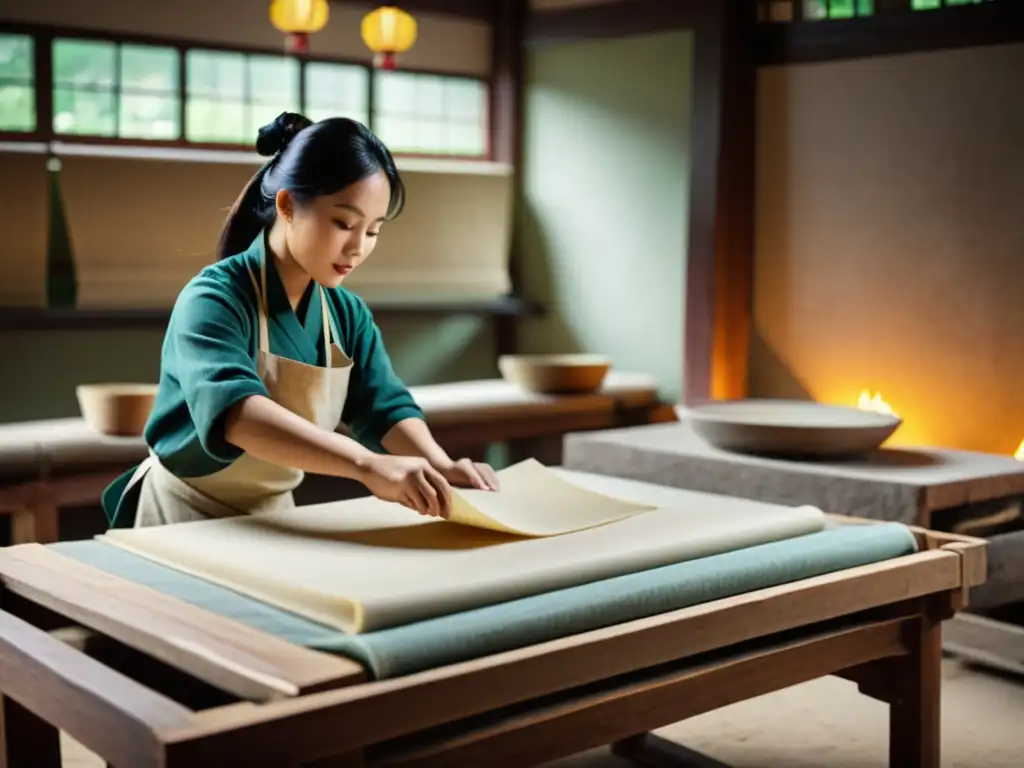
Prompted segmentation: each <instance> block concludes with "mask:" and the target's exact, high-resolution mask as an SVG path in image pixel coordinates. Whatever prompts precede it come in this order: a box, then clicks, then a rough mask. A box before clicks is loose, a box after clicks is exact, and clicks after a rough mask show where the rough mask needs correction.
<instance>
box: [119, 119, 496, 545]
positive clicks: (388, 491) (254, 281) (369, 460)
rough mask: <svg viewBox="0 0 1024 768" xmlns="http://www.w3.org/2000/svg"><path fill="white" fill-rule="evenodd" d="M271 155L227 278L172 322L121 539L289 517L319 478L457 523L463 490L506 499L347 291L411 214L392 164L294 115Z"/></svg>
mask: <svg viewBox="0 0 1024 768" xmlns="http://www.w3.org/2000/svg"><path fill="white" fill-rule="evenodd" d="M256 148H257V151H258V152H259V153H260V154H261V155H264V156H268V155H269V156H270V158H271V159H270V160H269V161H268V162H267V163H266V164H265V165H264V166H263V167H262V168H261V169H260V170H259V171H258V172H257V173H256V175H255V176H254V177H253V179H252V181H251V182H250V183H249V185H248V186H247V187H246V188H245V190H244V191H243V192H242V194H241V196H240V197H239V199H238V200H237V201H236V203H235V205H234V208H233V209H232V211H231V213H230V215H229V217H228V220H227V223H226V225H225V227H224V231H223V234H222V235H221V242H220V246H219V253H218V256H219V260H218V262H217V263H216V264H214V265H212V266H210V267H207V268H206V269H204V270H203V271H202V272H200V273H199V274H198V275H197V276H196V277H195V278H193V279H192V280H191V281H190V282H189V284H188V285H187V286H185V288H184V289H183V290H182V292H181V294H180V296H179V297H178V300H177V302H176V303H175V306H174V310H173V312H172V313H171V320H170V323H169V325H168V328H167V334H166V337H165V339H164V344H163V350H162V357H161V372H160V388H159V392H158V394H157V398H156V403H155V405H154V407H153V412H152V414H151V416H150V419H149V422H148V424H147V425H146V430H145V437H146V442H147V443H148V445H149V446H150V457H149V458H148V459H147V460H146V461H144V462H143V463H142V464H140V465H139V466H138V467H137V468H135V469H134V470H132V471H131V472H128V473H126V474H125V475H123V476H122V477H121V478H119V479H118V480H117V481H116V482H115V483H113V484H112V485H111V486H110V487H109V488H108V489H107V491H106V492H105V493H104V507H105V509H106V511H107V515H108V518H109V520H110V523H111V525H112V526H115V527H125V526H132V525H134V526H148V525H160V524H167V523H177V522H185V521H189V520H200V519H205V518H210V517H224V516H230V515H237V514H246V513H253V512H262V511H269V510H273V509H279V508H282V507H286V506H289V505H291V504H292V503H293V501H292V494H291V492H292V490H293V489H294V488H295V487H296V486H297V485H298V484H299V482H300V481H301V480H302V477H303V475H304V473H305V472H314V473H317V474H322V475H334V476H338V477H348V478H352V479H354V480H357V481H359V482H361V483H362V484H363V485H365V486H366V488H367V489H369V491H370V492H371V493H372V494H373V495H374V496H376V497H377V498H380V499H383V500H385V501H393V502H397V503H399V504H403V505H405V506H407V507H410V508H411V509H414V510H416V511H417V512H420V513H422V514H425V515H436V516H442V517H444V516H447V513H448V508H449V493H450V487H451V485H457V486H468V487H473V488H480V489H492V490H494V489H497V487H498V483H497V478H496V477H495V474H494V471H493V470H492V469H491V468H490V467H489V466H487V465H486V464H479V463H474V462H472V461H469V460H467V459H462V460H459V461H453V460H452V459H451V458H449V456H448V455H447V454H446V453H445V451H444V450H443V449H442V448H441V447H440V446H439V445H438V444H437V443H436V442H435V440H434V439H433V437H432V436H431V434H430V431H429V429H428V428H427V426H426V423H425V422H424V420H423V413H422V412H421V411H420V409H419V408H418V407H417V406H416V403H415V402H414V401H413V399H412V397H411V396H410V395H409V392H408V390H407V389H406V387H405V386H404V384H403V383H402V382H401V380H400V379H399V378H398V377H397V376H396V375H395V373H394V371H393V370H392V367H391V362H390V360H389V359H388V355H387V352H386V351H385V349H384V345H383V343H382V341H381V337H380V332H379V331H378V329H377V327H376V325H375V324H374V321H373V317H372V316H371V314H370V311H369V309H368V308H367V306H366V304H365V303H364V302H363V301H362V300H361V299H360V298H358V297H357V296H355V295H354V294H352V293H349V292H348V291H346V290H345V289H344V288H342V287H341V286H342V283H343V282H344V280H345V277H346V276H347V275H349V274H350V273H351V272H352V270H354V269H355V268H356V267H358V266H359V265H360V264H361V263H362V262H363V260H365V259H366V258H367V257H368V256H369V255H370V253H371V252H372V251H373V248H374V245H375V244H376V242H377V237H378V235H379V233H380V229H381V225H382V224H383V223H384V222H386V221H389V220H391V219H393V218H394V217H395V216H397V215H398V214H399V213H400V211H401V209H402V206H403V203H404V188H403V186H402V181H401V179H400V178H399V175H398V170H397V169H396V167H395V163H394V160H393V159H392V157H391V154H390V153H389V152H388V150H387V148H386V147H385V146H384V144H383V143H381V141H380V140H379V139H378V138H377V137H376V136H374V135H373V134H372V133H371V132H370V131H369V130H368V129H367V128H366V127H364V126H363V125H361V124H359V123H357V122H355V121H352V120H348V119H344V118H334V119H330V120H324V121H322V122H318V123H315V124H314V123H310V121H309V120H307V119H305V118H304V117H302V116H301V115H295V114H290V113H285V114H282V115H281V116H280V117H278V118H277V119H276V120H275V121H274V122H273V123H271V124H270V125H268V126H265V127H264V128H262V129H261V130H260V133H259V138H258V140H257V143H256ZM339 423H345V424H346V425H347V426H348V427H349V430H350V431H351V432H352V434H354V435H355V437H356V438H357V439H352V438H349V437H346V436H344V435H342V434H339V433H338V432H336V431H335V430H336V427H337V426H338V425H339Z"/></svg>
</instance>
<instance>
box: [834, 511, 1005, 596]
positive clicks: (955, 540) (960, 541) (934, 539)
mask: <svg viewBox="0 0 1024 768" xmlns="http://www.w3.org/2000/svg"><path fill="white" fill-rule="evenodd" d="M827 517H828V519H829V520H830V521H831V522H832V523H834V524H836V525H878V523H879V521H878V520H871V519H869V518H866V517H851V516H849V515H827ZM907 528H908V529H909V530H910V531H911V532H912V533H913V534H914V536H915V538H916V539H917V544H918V547H920V549H922V550H930V549H937V548H942V549H944V550H946V551H948V552H955V553H956V554H958V555H959V556H960V559H961V563H960V570H961V582H960V588H961V591H963V592H964V597H965V598H966V592H967V591H969V590H970V588H971V587H977V586H979V585H981V584H984V583H985V581H986V580H987V579H988V541H986V540H985V539H981V538H978V537H976V536H965V535H964V534H961V533H948V532H946V531H933V530H931V529H929V528H922V527H920V526H917V525H908V526H907ZM964 605H966V600H965V602H964Z"/></svg>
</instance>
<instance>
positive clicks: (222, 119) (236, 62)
mask: <svg viewBox="0 0 1024 768" xmlns="http://www.w3.org/2000/svg"><path fill="white" fill-rule="evenodd" d="M185 62H186V75H185V77H186V80H185V82H186V84H187V85H186V100H185V138H186V139H187V140H188V141H196V142H209V143H222V144H250V145H251V144H252V143H253V142H254V141H255V140H256V134H257V133H258V131H259V128H260V126H262V125H264V124H266V123H268V122H270V121H271V120H273V119H274V118H275V117H277V115H278V114H280V113H281V112H284V111H292V112H295V111H298V109H299V62H298V61H297V60H296V59H292V58H287V57H285V56H265V55H250V54H244V53H229V52H224V51H207V50H190V51H189V52H188V54H187V55H186V58H185ZM257 84H258V87H257Z"/></svg>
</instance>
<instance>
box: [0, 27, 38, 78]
mask: <svg viewBox="0 0 1024 768" xmlns="http://www.w3.org/2000/svg"><path fill="white" fill-rule="evenodd" d="M33 58H34V57H33V47H32V38H31V37H29V36H28V35H0V80H3V81H5V82H11V81H15V82H17V81H21V82H25V83H31V82H32V81H33V80H34V77H33V70H34V67H33Z"/></svg>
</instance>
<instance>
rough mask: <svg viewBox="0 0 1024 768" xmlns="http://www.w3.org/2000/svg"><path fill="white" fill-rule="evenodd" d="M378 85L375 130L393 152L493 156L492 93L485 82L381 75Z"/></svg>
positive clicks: (376, 76) (376, 77) (376, 80)
mask: <svg viewBox="0 0 1024 768" xmlns="http://www.w3.org/2000/svg"><path fill="white" fill-rule="evenodd" d="M374 87H375V104H374V106H375V109H374V115H373V127H374V129H375V130H376V131H377V133H378V134H379V135H380V137H381V139H382V140H383V141H384V142H385V143H386V144H387V145H388V146H389V147H390V148H391V150H392V151H394V152H409V153H417V154H431V155H450V154H455V155H467V156H471V157H480V156H484V155H486V154H487V150H488V140H487V135H488V125H489V118H488V92H487V86H486V84H485V83H484V82H483V81H480V80H475V79H473V78H467V77H455V76H450V75H425V74H419V73H416V72H386V71H377V72H375V73H374Z"/></svg>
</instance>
